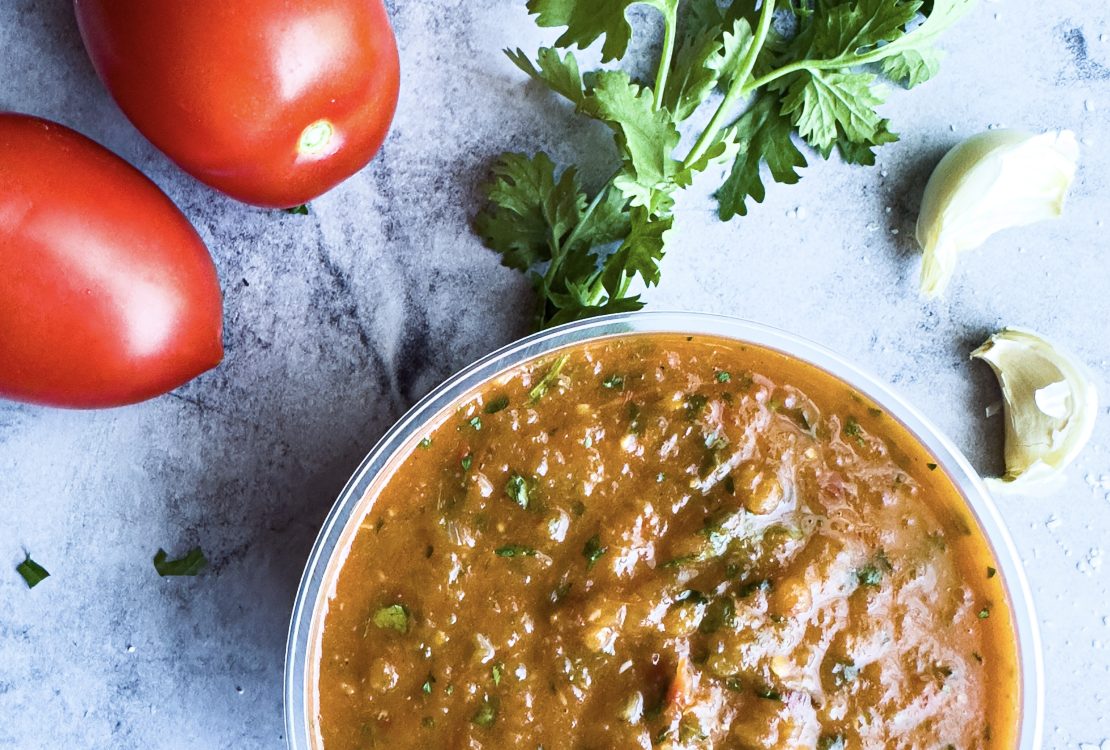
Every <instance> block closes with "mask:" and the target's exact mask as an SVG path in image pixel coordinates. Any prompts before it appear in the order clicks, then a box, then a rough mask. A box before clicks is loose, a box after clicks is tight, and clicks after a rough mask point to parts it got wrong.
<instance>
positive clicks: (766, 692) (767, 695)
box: [755, 688, 782, 701]
mask: <svg viewBox="0 0 1110 750" xmlns="http://www.w3.org/2000/svg"><path fill="white" fill-rule="evenodd" d="M755 694H756V695H758V696H759V697H760V698H762V699H763V700H767V701H781V700H782V693H780V692H778V691H777V690H774V689H772V688H763V689H762V690H756V691H755Z"/></svg>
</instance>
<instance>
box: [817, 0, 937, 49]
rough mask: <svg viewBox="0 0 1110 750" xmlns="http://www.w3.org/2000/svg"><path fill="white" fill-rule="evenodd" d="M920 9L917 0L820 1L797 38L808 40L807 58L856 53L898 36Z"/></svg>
mask: <svg viewBox="0 0 1110 750" xmlns="http://www.w3.org/2000/svg"><path fill="white" fill-rule="evenodd" d="M920 8H921V2H920V1H919V0H914V1H913V2H905V0H856V1H855V2H835V0H820V2H819V12H815V13H813V15H812V16H810V27H809V28H808V29H807V31H806V32H803V34H802V35H800V36H799V39H800V40H803V42H804V41H808V42H809V48H808V50H806V55H805V56H806V57H809V58H813V59H829V60H835V59H838V58H844V57H849V56H854V55H858V54H859V53H860V52H861V51H866V50H869V49H872V48H874V47H875V46H877V45H879V44H881V43H884V42H892V41H894V40H895V39H897V38H899V37H900V36H902V35H903V34H904V33H905V27H906V25H907V24H908V23H909V22H910V21H912V20H913V19H914V18H915V17H916V16H917V12H918V10H919V9H920Z"/></svg>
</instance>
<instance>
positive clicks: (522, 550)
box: [494, 544, 536, 557]
mask: <svg viewBox="0 0 1110 750" xmlns="http://www.w3.org/2000/svg"><path fill="white" fill-rule="evenodd" d="M494 553H495V554H496V555H497V556H498V557H535V556H536V550H535V549H534V548H532V547H526V546H524V545H523V544H506V545H505V546H504V547H498V548H497V549H495V550H494Z"/></svg>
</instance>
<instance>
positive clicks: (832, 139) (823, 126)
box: [782, 71, 883, 150]
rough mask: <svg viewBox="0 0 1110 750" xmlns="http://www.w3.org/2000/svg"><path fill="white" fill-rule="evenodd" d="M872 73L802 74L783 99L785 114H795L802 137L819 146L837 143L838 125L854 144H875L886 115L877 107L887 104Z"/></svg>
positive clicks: (825, 146)
mask: <svg viewBox="0 0 1110 750" xmlns="http://www.w3.org/2000/svg"><path fill="white" fill-rule="evenodd" d="M874 82H875V76H874V75H873V74H871V73H841V72H831V73H827V72H821V71H813V72H810V73H809V74H808V75H800V76H798V78H797V79H795V81H794V83H793V84H791V86H790V88H789V89H788V91H787V93H786V97H785V98H784V99H783V108H782V111H783V114H787V115H791V116H792V119H793V120H794V124H795V125H796V126H797V128H798V133H799V135H801V136H802V138H804V139H805V140H806V142H808V143H809V144H810V145H811V146H813V147H814V148H816V149H819V150H820V149H826V148H828V147H829V146H831V145H833V144H834V143H836V141H837V138H838V133H837V131H838V128H839V129H840V131H841V132H842V133H843V134H844V137H845V138H846V139H847V140H848V141H849V142H851V143H872V142H873V139H874V138H875V137H876V133H877V132H878V129H879V124H880V123H881V122H882V118H881V117H880V116H879V114H878V113H877V112H876V111H875V108H876V107H877V106H879V105H880V104H882V103H883V100H882V98H881V97H880V96H879V95H878V94H877V93H876V92H875V90H874V89H873V87H872V84H874Z"/></svg>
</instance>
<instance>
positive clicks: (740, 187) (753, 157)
mask: <svg viewBox="0 0 1110 750" xmlns="http://www.w3.org/2000/svg"><path fill="white" fill-rule="evenodd" d="M736 130H737V140H738V142H739V145H740V155H739V156H738V157H737V159H736V161H735V162H734V163H733V165H732V171H731V173H730V174H729V176H728V179H726V180H725V183H724V185H722V186H721V189H720V190H719V191H717V200H718V202H719V204H720V205H719V208H718V214H719V215H720V217H721V219H722V220H723V221H728V220H729V219H731V218H732V217H734V216H745V215H747V213H748V205H747V201H748V199H749V198H751V199H752V200H754V201H755V202H756V203H762V202H763V199H764V198H766V197H767V188H766V186H765V185H764V184H763V177H762V174H761V172H760V166H761V165H762V164H764V163H766V164H767V166H768V168H769V171H770V173H771V177H772V178H773V179H774V180H775V182H781V183H785V184H790V185H792V184H794V183H796V182H797V181H798V180H799V179H801V175H799V174H798V169H799V168H802V167H805V166H807V164H806V158H805V156H803V155H802V152H801V151H800V150H799V149H798V147H797V146H796V145H795V144H794V140H793V125H792V123H791V122H790V118H789V117H787V116H786V115H784V114H783V112H782V107H781V105H780V104H779V100H778V97H777V96H775V95H774V94H762V95H760V97H759V99H758V100H757V101H756V102H755V104H754V105H753V106H752V108H751V109H749V110H748V112H747V113H746V114H745V115H744V116H743V117H741V118H740V120H739V121H738V122H737V123H736Z"/></svg>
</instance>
